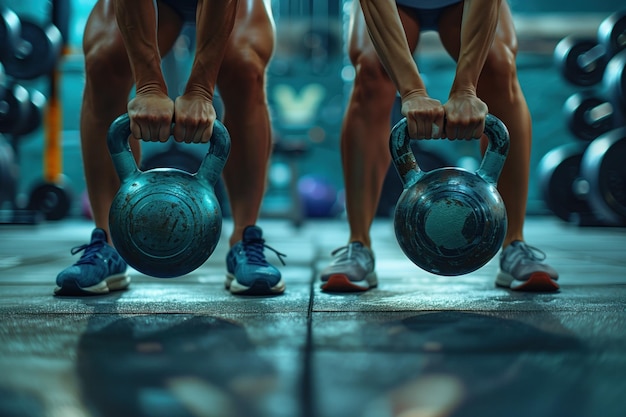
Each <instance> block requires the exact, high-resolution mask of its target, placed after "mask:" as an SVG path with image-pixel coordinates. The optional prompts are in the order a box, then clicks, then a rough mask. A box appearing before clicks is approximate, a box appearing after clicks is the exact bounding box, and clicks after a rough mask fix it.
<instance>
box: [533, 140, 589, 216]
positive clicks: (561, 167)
mask: <svg viewBox="0 0 626 417" xmlns="http://www.w3.org/2000/svg"><path fill="white" fill-rule="evenodd" d="M588 145H589V144H588V143H587V142H570V143H566V144H564V145H561V146H557V147H556V148H554V149H552V150H550V151H549V152H547V153H546V154H545V155H544V156H543V157H542V158H541V160H540V161H539V164H538V165H537V176H538V179H539V189H540V191H541V196H542V198H543V201H544V202H545V203H546V206H547V207H548V209H549V210H550V211H551V212H552V213H553V214H555V215H556V216H557V217H558V218H560V219H561V220H564V221H566V222H570V223H576V224H578V225H579V226H595V225H599V223H600V222H599V220H598V219H597V218H596V217H595V215H594V213H593V210H592V209H591V207H590V205H589V201H588V194H589V187H590V186H589V182H587V180H585V179H584V178H582V176H581V174H580V165H581V161H582V157H583V154H584V152H585V149H587V146H588Z"/></svg>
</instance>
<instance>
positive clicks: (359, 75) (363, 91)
mask: <svg viewBox="0 0 626 417" xmlns="http://www.w3.org/2000/svg"><path fill="white" fill-rule="evenodd" d="M351 60H352V65H353V66H354V69H355V78H354V90H355V92H356V93H357V94H356V95H357V98H358V96H361V97H363V98H364V99H367V100H377V99H379V98H383V97H389V96H391V97H395V93H396V88H395V86H394V85H393V82H392V81H391V79H390V78H389V76H388V75H387V72H386V71H385V68H384V67H383V66H382V64H381V63H380V60H379V59H378V56H377V55H376V54H368V53H362V54H359V55H357V56H351Z"/></svg>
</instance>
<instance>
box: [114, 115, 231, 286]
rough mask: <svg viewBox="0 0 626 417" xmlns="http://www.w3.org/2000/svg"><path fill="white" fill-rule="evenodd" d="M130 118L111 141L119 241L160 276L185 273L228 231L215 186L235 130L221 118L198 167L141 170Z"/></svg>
mask: <svg viewBox="0 0 626 417" xmlns="http://www.w3.org/2000/svg"><path fill="white" fill-rule="evenodd" d="M130 134H131V131H130V118H129V116H128V114H123V115H121V116H119V117H118V118H117V119H116V120H115V121H114V122H113V123H112V124H111V127H110V128H109V132H108V137H107V145H108V148H109V152H110V154H111V158H112V160H113V165H114V166H115V170H116V172H117V174H118V176H119V178H120V182H121V184H120V188H119V190H118V191H117V193H116V195H115V197H114V199H113V203H112V204H111V208H110V210H109V229H110V233H111V240H112V241H113V245H114V246H115V248H116V249H117V251H118V252H119V254H120V255H121V256H122V258H123V259H124V260H125V261H126V262H127V263H128V264H129V265H130V266H132V267H133V268H135V269H136V270H137V271H139V272H141V273H144V274H146V275H149V276H152V277H156V278H173V277H177V276H181V275H185V274H187V273H189V272H191V271H193V270H195V269H196V268H198V267H199V266H201V265H202V264H203V263H204V262H205V261H206V260H207V259H208V258H209V257H210V256H211V254H212V253H213V251H214V250H215V247H216V246H217V244H218V242H219V239H220V235H221V232H222V210H221V207H220V205H219V202H218V200H217V197H216V195H215V192H214V186H215V184H216V182H217V181H218V179H219V177H220V175H221V172H222V169H223V168H224V165H225V163H226V160H227V158H228V154H229V153H230V136H229V135H228V131H227V130H226V128H225V127H224V125H223V124H222V123H220V122H219V120H216V121H215V123H214V125H213V135H212V136H211V139H210V146H209V150H208V152H207V154H206V156H205V157H204V159H203V160H202V163H201V164H200V166H199V168H198V171H197V172H196V173H189V172H186V171H183V170H180V169H176V168H154V169H150V170H146V171H141V170H140V169H139V168H138V167H137V164H136V163H135V158H134V157H133V154H132V151H131V149H130V145H129V143H128V138H129V136H130Z"/></svg>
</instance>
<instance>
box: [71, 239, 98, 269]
mask: <svg viewBox="0 0 626 417" xmlns="http://www.w3.org/2000/svg"><path fill="white" fill-rule="evenodd" d="M101 248H102V244H101V243H86V244H84V245H80V246H75V247H73V248H72V250H71V253H72V255H76V254H77V253H78V252H81V251H85V253H83V254H82V255H81V257H80V259H79V260H78V262H76V265H85V264H95V258H99V257H100V252H99V250H100V249H101Z"/></svg>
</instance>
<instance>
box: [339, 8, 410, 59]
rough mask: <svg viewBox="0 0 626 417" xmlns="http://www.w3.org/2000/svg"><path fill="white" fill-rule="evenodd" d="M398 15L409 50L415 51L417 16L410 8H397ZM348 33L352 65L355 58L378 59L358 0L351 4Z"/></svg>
mask: <svg viewBox="0 0 626 417" xmlns="http://www.w3.org/2000/svg"><path fill="white" fill-rule="evenodd" d="M398 13H399V15H400V20H401V21H402V25H403V27H404V33H405V34H406V37H407V41H408V43H409V49H410V50H411V51H415V48H416V47H417V44H418V42H419V36H420V25H419V21H418V19H417V15H416V13H415V11H413V10H412V9H411V8H407V7H403V6H398ZM348 33H349V35H348V55H349V56H350V59H351V61H352V63H353V64H354V63H355V62H356V61H357V57H360V56H363V55H368V56H376V57H378V55H377V53H376V49H375V48H374V45H373V44H372V40H371V38H370V36H369V33H368V31H367V25H366V23H365V17H364V16H363V11H362V10H361V5H360V2H359V1H358V0H357V1H354V2H353V3H352V11H351V14H350V25H349V32H348Z"/></svg>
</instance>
